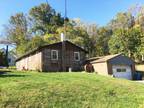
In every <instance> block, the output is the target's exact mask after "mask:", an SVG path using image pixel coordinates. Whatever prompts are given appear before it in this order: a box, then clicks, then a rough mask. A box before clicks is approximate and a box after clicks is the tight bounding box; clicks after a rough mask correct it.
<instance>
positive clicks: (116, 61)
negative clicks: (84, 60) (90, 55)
mask: <svg viewBox="0 0 144 108" xmlns="http://www.w3.org/2000/svg"><path fill="white" fill-rule="evenodd" d="M90 63H91V64H92V65H93V67H94V71H95V72H97V73H98V74H101V75H112V76H113V77H116V78H124V79H133V72H135V63H134V61H133V60H132V59H130V58H129V57H127V56H124V55H122V54H115V55H108V56H103V57H99V59H96V60H92V61H90Z"/></svg>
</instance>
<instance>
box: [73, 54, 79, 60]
mask: <svg viewBox="0 0 144 108" xmlns="http://www.w3.org/2000/svg"><path fill="white" fill-rule="evenodd" d="M74 60H75V61H80V53H79V52H74Z"/></svg>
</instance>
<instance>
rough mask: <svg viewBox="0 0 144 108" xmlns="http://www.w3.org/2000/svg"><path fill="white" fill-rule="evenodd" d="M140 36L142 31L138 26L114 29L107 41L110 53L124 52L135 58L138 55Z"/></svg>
mask: <svg viewBox="0 0 144 108" xmlns="http://www.w3.org/2000/svg"><path fill="white" fill-rule="evenodd" d="M141 38H142V33H141V29H140V28H131V29H128V30H124V29H118V30H116V31H114V34H113V35H112V37H111V39H110V41H109V50H110V53H111V54H116V53H124V54H125V55H127V56H129V57H132V58H134V59H135V58H136V57H137V56H138V55H139V54H138V53H137V52H138V49H139V48H140V46H141Z"/></svg>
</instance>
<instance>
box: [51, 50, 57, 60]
mask: <svg viewBox="0 0 144 108" xmlns="http://www.w3.org/2000/svg"><path fill="white" fill-rule="evenodd" d="M53 52H56V59H55V58H53ZM51 60H58V50H51Z"/></svg>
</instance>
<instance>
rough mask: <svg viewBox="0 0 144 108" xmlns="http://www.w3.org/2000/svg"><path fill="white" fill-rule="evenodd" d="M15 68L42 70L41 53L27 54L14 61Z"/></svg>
mask: <svg viewBox="0 0 144 108" xmlns="http://www.w3.org/2000/svg"><path fill="white" fill-rule="evenodd" d="M16 68H17V70H24V69H25V70H37V71H42V53H41V52H38V53H35V54H33V55H29V56H28V57H25V58H23V59H21V60H19V61H17V62H16Z"/></svg>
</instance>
